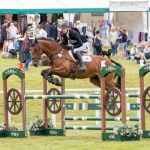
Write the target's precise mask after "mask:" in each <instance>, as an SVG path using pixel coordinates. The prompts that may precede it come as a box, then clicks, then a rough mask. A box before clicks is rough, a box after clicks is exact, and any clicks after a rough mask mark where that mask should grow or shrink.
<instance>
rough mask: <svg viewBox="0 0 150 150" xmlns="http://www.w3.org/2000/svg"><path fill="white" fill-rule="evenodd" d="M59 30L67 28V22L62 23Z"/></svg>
mask: <svg viewBox="0 0 150 150" xmlns="http://www.w3.org/2000/svg"><path fill="white" fill-rule="evenodd" d="M60 28H62V29H63V28H68V23H67V22H63V23H62V24H61V25H60Z"/></svg>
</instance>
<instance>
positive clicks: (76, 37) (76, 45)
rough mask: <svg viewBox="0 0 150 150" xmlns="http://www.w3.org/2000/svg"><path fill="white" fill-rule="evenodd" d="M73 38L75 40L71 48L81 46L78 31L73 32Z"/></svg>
mask: <svg viewBox="0 0 150 150" xmlns="http://www.w3.org/2000/svg"><path fill="white" fill-rule="evenodd" d="M74 39H75V40H76V43H74V46H73V49H74V48H78V47H81V46H82V45H83V44H82V40H81V36H80V35H79V34H78V33H75V34H74Z"/></svg>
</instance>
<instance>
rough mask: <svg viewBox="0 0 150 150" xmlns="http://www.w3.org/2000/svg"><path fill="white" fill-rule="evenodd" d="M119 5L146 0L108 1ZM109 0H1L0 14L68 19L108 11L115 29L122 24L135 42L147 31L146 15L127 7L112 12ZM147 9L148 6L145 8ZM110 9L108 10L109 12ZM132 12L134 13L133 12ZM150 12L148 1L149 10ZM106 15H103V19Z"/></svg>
mask: <svg viewBox="0 0 150 150" xmlns="http://www.w3.org/2000/svg"><path fill="white" fill-rule="evenodd" d="M110 1H115V2H120V3H123V2H124V3H125V2H140V1H143V2H144V1H148V0H110ZM110 1H109V0H105V1H104V0H92V1H91V0H81V1H73V0H42V1H37V0H3V1H2V0H1V2H0V14H34V13H47V14H50V13H64V15H65V17H66V18H67V17H68V18H69V16H68V14H70V16H71V13H92V12H95V13H96V12H101V13H105V14H107V13H108V12H109V11H110V13H109V14H110V15H109V16H110V19H111V18H112V19H113V20H114V22H115V25H116V27H118V26H120V25H122V24H124V25H125V26H126V27H127V29H129V30H132V31H133V34H134V35H133V41H132V42H137V38H138V32H145V31H147V29H148V27H147V25H148V22H147V18H148V17H147V13H146V11H143V12H142V11H141V10H137V11H134V10H132V9H130V8H128V7H126V9H125V10H124V11H122V12H120V11H119V9H118V8H119V7H118V8H117V9H116V10H115V11H112V10H111V9H110V8H111V6H110ZM147 8H148V6H147ZM109 9H110V10H109ZM133 11H134V12H133ZM147 11H150V1H149V9H147ZM107 18H108V15H105V19H107Z"/></svg>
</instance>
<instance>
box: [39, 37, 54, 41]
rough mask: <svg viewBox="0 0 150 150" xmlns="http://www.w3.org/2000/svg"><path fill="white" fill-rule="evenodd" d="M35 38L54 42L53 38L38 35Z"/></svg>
mask: <svg viewBox="0 0 150 150" xmlns="http://www.w3.org/2000/svg"><path fill="white" fill-rule="evenodd" d="M37 40H45V41H51V42H56V41H55V40H54V39H53V38H45V37H40V38H38V39H37Z"/></svg>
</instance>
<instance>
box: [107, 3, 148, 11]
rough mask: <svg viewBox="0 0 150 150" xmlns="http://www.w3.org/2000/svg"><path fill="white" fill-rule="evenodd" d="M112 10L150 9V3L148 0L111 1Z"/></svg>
mask: <svg viewBox="0 0 150 150" xmlns="http://www.w3.org/2000/svg"><path fill="white" fill-rule="evenodd" d="M109 8H110V11H115V12H118V11H125V12H126V11H130V12H132V11H148V10H149V3H148V1H132V0H131V1H130V2H129V1H122V2H118V1H110V6H109Z"/></svg>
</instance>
